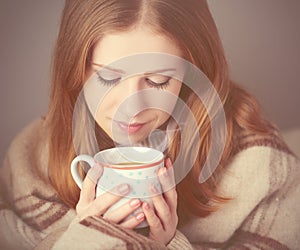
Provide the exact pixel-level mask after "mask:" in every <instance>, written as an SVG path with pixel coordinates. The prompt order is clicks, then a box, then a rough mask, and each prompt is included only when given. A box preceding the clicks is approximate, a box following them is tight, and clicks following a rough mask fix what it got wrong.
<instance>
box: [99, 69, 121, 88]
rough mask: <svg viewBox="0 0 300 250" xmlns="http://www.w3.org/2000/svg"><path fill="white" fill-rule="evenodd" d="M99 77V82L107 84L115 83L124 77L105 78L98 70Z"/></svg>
mask: <svg viewBox="0 0 300 250" xmlns="http://www.w3.org/2000/svg"><path fill="white" fill-rule="evenodd" d="M97 77H98V80H99V82H100V83H102V84H103V85H106V86H112V85H115V84H117V83H118V82H119V81H120V80H121V79H122V77H118V78H114V79H105V78H104V77H102V76H101V75H100V74H99V73H98V72H97Z"/></svg>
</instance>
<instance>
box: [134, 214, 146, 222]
mask: <svg viewBox="0 0 300 250" xmlns="http://www.w3.org/2000/svg"><path fill="white" fill-rule="evenodd" d="M135 218H136V219H137V220H143V219H144V218H145V215H144V214H143V213H139V214H138V215H137V216H136V217H135Z"/></svg>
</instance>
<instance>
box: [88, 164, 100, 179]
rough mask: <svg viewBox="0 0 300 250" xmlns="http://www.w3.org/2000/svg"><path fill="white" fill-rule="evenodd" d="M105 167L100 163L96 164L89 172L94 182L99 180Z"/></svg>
mask: <svg viewBox="0 0 300 250" xmlns="http://www.w3.org/2000/svg"><path fill="white" fill-rule="evenodd" d="M102 172H103V168H102V167H101V166H99V165H98V164H95V165H94V166H93V167H92V168H90V169H89V171H88V172H87V176H88V177H89V178H90V179H91V180H92V181H94V182H97V180H98V179H99V177H100V176H101V175H102Z"/></svg>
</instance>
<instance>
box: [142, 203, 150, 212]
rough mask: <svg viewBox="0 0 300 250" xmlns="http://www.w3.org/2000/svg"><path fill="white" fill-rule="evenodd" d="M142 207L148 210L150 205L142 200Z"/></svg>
mask: <svg viewBox="0 0 300 250" xmlns="http://www.w3.org/2000/svg"><path fill="white" fill-rule="evenodd" d="M143 208H145V209H146V210H149V209H150V206H149V204H148V203H147V202H144V203H143Z"/></svg>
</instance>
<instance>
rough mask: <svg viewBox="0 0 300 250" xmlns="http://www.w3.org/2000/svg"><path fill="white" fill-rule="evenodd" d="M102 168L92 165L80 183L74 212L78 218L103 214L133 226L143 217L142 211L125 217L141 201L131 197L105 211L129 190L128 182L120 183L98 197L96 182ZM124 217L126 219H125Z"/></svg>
mask: <svg viewBox="0 0 300 250" xmlns="http://www.w3.org/2000/svg"><path fill="white" fill-rule="evenodd" d="M102 172H103V168H102V167H101V166H99V165H95V166H94V167H92V168H91V169H90V170H89V171H88V173H87V176H86V178H85V179H84V181H83V183H82V189H81V192H80V197H79V201H78V203H77V205H76V212H77V215H78V216H79V218H80V219H84V218H86V217H88V216H102V215H103V214H104V213H105V215H104V216H103V218H104V219H106V220H108V221H111V222H114V223H117V224H120V225H121V226H124V227H126V228H135V227H136V226H137V225H138V224H140V223H141V222H142V221H143V220H144V219H145V215H144V214H143V213H138V214H137V215H135V216H134V217H131V218H129V219H126V218H127V216H128V215H130V214H131V213H132V212H133V211H135V210H136V209H138V208H139V207H141V205H142V203H141V201H140V200H139V199H132V200H130V201H129V202H128V203H125V204H124V205H122V206H120V207H118V208H116V209H114V210H112V211H109V212H107V213H106V211H107V210H108V209H109V208H110V207H111V206H112V205H114V204H115V203H116V202H117V201H119V200H120V199H121V198H122V197H124V196H125V195H126V194H128V193H129V191H130V186H129V185H128V184H121V185H119V186H117V187H115V188H114V189H113V190H111V191H110V192H106V193H104V194H102V195H100V196H98V197H96V198H95V196H96V183H97V181H98V179H99V178H100V176H101V175H102ZM125 219H126V220H125Z"/></svg>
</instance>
